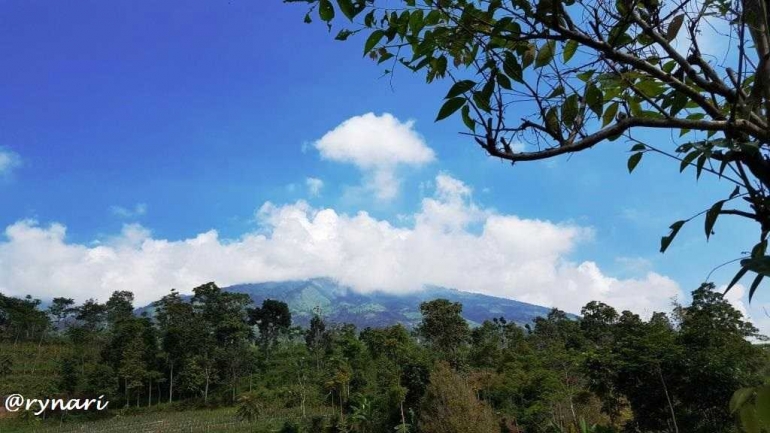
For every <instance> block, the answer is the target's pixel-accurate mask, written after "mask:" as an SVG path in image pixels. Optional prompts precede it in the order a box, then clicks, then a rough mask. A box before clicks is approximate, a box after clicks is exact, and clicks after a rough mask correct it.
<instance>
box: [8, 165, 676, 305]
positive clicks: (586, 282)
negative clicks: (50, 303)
mask: <svg viewBox="0 0 770 433" xmlns="http://www.w3.org/2000/svg"><path fill="white" fill-rule="evenodd" d="M434 185H435V188H434V193H433V194H432V195H431V196H429V197H426V198H425V199H423V201H422V204H421V206H420V209H419V210H418V211H417V212H416V213H415V214H414V215H409V216H405V217H404V218H403V219H402V221H409V222H410V223H409V225H407V226H401V227H398V226H395V225H393V224H391V223H390V222H388V221H385V220H379V219H376V218H374V217H372V216H371V215H369V214H368V213H366V212H359V213H357V214H355V215H346V214H340V213H338V212H336V211H335V210H334V209H329V208H313V207H311V206H310V205H309V204H308V203H306V202H304V201H298V202H296V203H293V204H286V205H276V204H272V203H269V202H268V203H265V204H264V205H263V206H261V207H260V209H259V211H258V212H257V221H258V222H259V224H260V228H259V230H257V231H255V232H252V233H246V234H244V235H243V236H241V237H240V238H239V239H236V240H224V239H220V238H219V236H218V234H217V232H216V231H214V230H211V231H208V232H205V233H201V234H199V235H197V236H195V237H192V238H190V239H185V240H179V241H170V240H164V239H156V238H153V236H152V234H151V233H150V232H149V231H148V230H147V229H145V228H144V227H142V226H140V225H138V224H133V225H126V226H125V227H124V229H123V231H122V232H121V233H120V234H119V235H117V236H115V237H114V238H110V239H107V240H106V241H104V242H103V243H101V244H98V245H96V246H92V245H91V246H89V245H84V244H78V243H73V242H68V241H67V239H66V236H65V235H66V230H65V228H64V227H63V226H62V225H59V224H51V225H48V226H45V225H40V224H38V223H36V222H35V221H29V220H26V221H19V222H17V223H15V224H13V225H11V226H9V227H7V228H6V230H5V236H6V239H5V240H0V291H2V292H4V293H10V294H11V295H25V294H27V293H30V294H33V295H35V296H38V297H51V296H53V295H56V296H69V297H74V298H76V299H78V300H80V301H82V300H83V299H85V298H88V297H92V296H93V297H98V298H100V299H102V300H105V299H107V297H108V296H109V293H111V292H112V291H114V290H132V291H134V292H135V294H136V299H137V302H138V303H139V304H143V303H147V302H150V301H152V300H155V299H157V298H159V297H160V296H162V295H164V294H165V293H167V292H168V290H170V289H171V288H172V287H173V288H177V289H179V290H181V291H183V292H184V291H189V290H190V289H191V288H193V287H195V286H197V285H199V284H201V283H203V282H207V281H216V282H217V283H218V284H220V285H223V286H226V285H230V284H235V283H244V282H261V281H273V280H285V279H301V278H310V277H316V276H328V277H332V278H335V279H337V280H339V281H340V282H342V283H344V284H348V285H351V286H353V287H354V288H355V289H356V290H359V291H363V292H366V291H372V290H378V289H386V290H389V291H392V292H406V291H411V290H415V289H418V288H419V287H421V286H422V285H425V284H431V285H440V286H447V287H454V288H458V289H461V290H468V291H474V292H481V293H487V294H492V295H497V296H504V297H509V298H514V299H519V300H522V301H527V302H532V303H537V304H541V305H546V306H557V307H559V308H562V309H565V310H567V311H571V312H579V310H580V308H581V307H582V306H583V305H584V304H585V303H586V302H588V301H590V300H601V301H604V302H607V303H609V304H611V305H613V306H615V307H616V308H618V309H631V310H634V311H638V312H640V313H650V312H652V311H653V310H668V309H669V306H670V299H671V298H672V297H674V296H679V295H680V294H681V293H680V289H679V287H678V286H677V284H676V283H675V282H674V281H672V280H671V279H669V278H667V277H664V276H661V275H658V274H656V273H654V272H648V273H646V274H645V275H644V276H643V277H640V278H634V279H618V278H613V277H610V276H607V275H604V274H603V273H602V271H601V270H600V269H599V267H598V266H597V265H596V264H595V263H593V262H590V261H587V262H583V263H573V262H572V261H570V260H569V254H570V253H571V252H572V251H573V250H574V249H575V248H576V247H577V246H578V245H579V244H580V243H581V242H584V241H586V240H589V239H591V237H592V236H593V230H592V229H590V228H587V227H581V226H577V225H574V224H560V223H554V222H551V221H544V220H534V219H523V218H520V217H517V216H515V215H505V214H500V213H497V212H495V211H494V210H491V209H487V208H484V207H481V206H479V205H477V204H475V203H474V202H473V199H472V191H471V189H470V188H469V187H468V186H467V185H465V184H464V183H462V182H460V181H459V180H457V179H455V178H452V177H451V176H449V175H447V174H441V175H439V176H437V177H436V179H435V182H434ZM41 251H45V252H46V253H45V254H40V252H41Z"/></svg>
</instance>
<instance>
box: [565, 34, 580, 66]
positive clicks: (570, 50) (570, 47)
mask: <svg viewBox="0 0 770 433" xmlns="http://www.w3.org/2000/svg"><path fill="white" fill-rule="evenodd" d="M577 49H578V42H577V41H576V40H574V39H570V40H569V41H567V45H565V46H564V52H563V53H562V57H563V59H564V63H567V62H569V59H571V58H572V56H574V55H575V52H576V51H577Z"/></svg>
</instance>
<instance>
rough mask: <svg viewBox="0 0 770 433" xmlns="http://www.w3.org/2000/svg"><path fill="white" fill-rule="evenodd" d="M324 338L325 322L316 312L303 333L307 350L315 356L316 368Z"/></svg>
mask: <svg viewBox="0 0 770 433" xmlns="http://www.w3.org/2000/svg"><path fill="white" fill-rule="evenodd" d="M326 339H327V334H326V324H325V323H324V321H323V319H321V316H319V315H318V314H316V315H314V316H313V318H312V319H310V328H308V330H307V332H306V333H305V345H306V346H307V350H308V351H310V353H312V354H313V355H314V356H315V359H316V369H318V368H320V366H321V351H322V349H323V346H324V342H325V340H326Z"/></svg>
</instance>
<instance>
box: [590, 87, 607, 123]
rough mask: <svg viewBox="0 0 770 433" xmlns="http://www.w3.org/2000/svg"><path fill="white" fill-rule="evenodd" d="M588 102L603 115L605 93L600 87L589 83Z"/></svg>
mask: <svg viewBox="0 0 770 433" xmlns="http://www.w3.org/2000/svg"><path fill="white" fill-rule="evenodd" d="M586 104H588V108H590V109H591V111H593V112H594V113H596V115H597V116H598V117H601V116H602V110H603V109H604V94H603V93H602V91H601V90H599V88H598V87H596V86H594V85H593V84H589V85H588V87H587V88H586Z"/></svg>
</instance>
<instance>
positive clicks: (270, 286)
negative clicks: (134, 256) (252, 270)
mask: <svg viewBox="0 0 770 433" xmlns="http://www.w3.org/2000/svg"><path fill="white" fill-rule="evenodd" d="M224 290H228V291H231V292H238V293H246V294H248V295H249V296H250V297H251V299H252V300H253V301H254V304H255V305H262V301H264V300H265V299H275V300H279V301H283V302H286V303H287V304H288V305H289V309H290V310H291V314H292V322H293V323H294V324H296V325H300V326H305V327H306V326H308V324H309V322H310V319H311V318H312V317H313V314H315V313H314V311H315V310H316V309H320V312H321V315H322V316H323V318H324V320H325V321H326V322H327V323H353V324H355V325H356V327H357V328H358V329H363V328H365V327H367V326H371V327H382V326H389V325H394V324H396V323H402V324H404V325H405V326H407V327H409V328H411V327H414V326H416V325H417V324H418V323H419V322H420V319H421V315H420V303H421V302H425V301H431V300H433V299H437V298H443V299H448V300H450V301H452V302H460V303H462V304H463V316H464V317H465V319H466V320H468V321H469V322H470V323H471V325H478V324H481V323H482V322H483V321H484V320H488V319H490V320H491V319H492V318H495V317H501V316H502V317H505V319H506V320H508V321H509V322H510V321H513V322H516V323H518V324H520V325H524V324H526V323H531V322H532V320H534V319H535V317H538V316H545V315H547V314H548V312H549V311H550V308H546V307H541V306H537V305H532V304H527V303H524V302H519V301H514V300H512V299H505V298H497V297H494V296H487V295H480V294H477V293H469V292H462V291H459V290H454V289H448V288H444V287H426V288H424V289H423V290H415V291H412V292H409V293H406V294H399V295H394V294H388V293H384V292H372V293H358V292H356V291H354V290H352V289H351V288H349V287H345V286H341V285H339V284H338V283H337V282H335V281H333V280H331V279H328V278H313V279H309V280H301V281H281V282H270V283H259V284H238V285H235V286H230V287H226V288H224Z"/></svg>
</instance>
